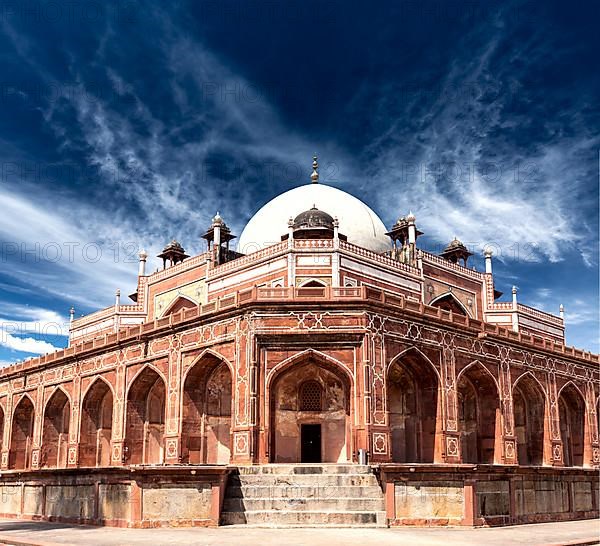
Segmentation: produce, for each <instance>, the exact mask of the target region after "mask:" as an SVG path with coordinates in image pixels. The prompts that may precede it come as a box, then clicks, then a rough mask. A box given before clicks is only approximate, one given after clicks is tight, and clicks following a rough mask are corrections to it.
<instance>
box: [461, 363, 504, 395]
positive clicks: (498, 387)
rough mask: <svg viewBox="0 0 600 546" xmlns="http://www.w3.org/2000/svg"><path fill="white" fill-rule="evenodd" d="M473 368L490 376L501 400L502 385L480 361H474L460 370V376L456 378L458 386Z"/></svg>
mask: <svg viewBox="0 0 600 546" xmlns="http://www.w3.org/2000/svg"><path fill="white" fill-rule="evenodd" d="M472 368H478V369H481V371H482V372H483V373H485V374H487V375H488V376H489V378H490V379H491V380H492V381H493V383H494V386H495V387H496V393H497V394H498V398H500V385H498V380H497V379H496V377H495V376H494V374H493V373H492V372H491V371H490V370H489V368H488V367H487V366H486V365H485V364H483V363H482V362H481V361H480V360H473V362H470V363H469V364H467V365H466V366H465V367H464V368H463V369H462V370H460V372H458V375H457V376H456V383H457V384H458V382H459V381H460V380H461V378H462V377H463V376H464V375H465V373H468V372H469V370H471V369H472Z"/></svg>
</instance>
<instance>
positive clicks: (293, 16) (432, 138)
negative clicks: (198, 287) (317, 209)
mask: <svg viewBox="0 0 600 546" xmlns="http://www.w3.org/2000/svg"><path fill="white" fill-rule="evenodd" d="M598 15H599V9H598V4H593V3H584V2H569V3H566V2H559V3H553V2H501V3H494V2H487V1H486V2H474V1H470V2H454V1H443V2H442V1H437V2H433V3H428V2H421V1H419V2H416V1H410V2H378V3H376V5H370V4H367V3H355V2H347V1H342V0H321V1H319V2H311V1H305V0H302V1H300V0H289V1H286V2H279V1H274V0H266V1H264V2H261V1H258V0H251V1H250V0H249V1H247V2H239V1H238V0H231V1H230V0H218V1H217V0H200V1H196V2H190V3H188V2H185V1H179V2H174V3H167V2H151V1H146V2H137V1H133V0H132V1H129V0H124V1H120V2H112V3H110V2H100V1H97V2H96V1H94V0H89V1H85V2H80V1H78V0H74V1H71V2H65V3H62V4H61V3H57V2H43V1H29V0H24V1H23V2H18V3H8V4H3V5H2V7H1V11H0V73H1V74H2V80H1V82H2V89H1V91H2V93H1V95H0V97H1V103H0V108H1V109H2V110H1V112H2V113H1V115H0V154H1V160H0V165H1V167H2V168H1V172H0V175H1V176H0V192H1V193H0V202H1V203H2V205H1V206H2V212H1V214H0V238H1V239H0V240H1V242H2V248H1V256H0V257H1V259H2V267H1V268H0V363H7V362H12V361H14V360H17V359H23V358H26V357H27V356H32V355H34V354H39V353H44V352H47V351H49V350H52V349H53V348H54V347H62V346H64V345H65V344H66V337H65V336H64V335H63V334H65V329H64V323H65V322H66V321H67V319H68V310H69V308H70V306H71V305H73V306H75V309H76V315H77V316H79V315H81V314H85V313H88V312H91V311H93V310H96V309H98V308H102V307H105V306H107V305H110V304H112V302H113V301H114V292H115V290H116V289H117V288H120V289H121V290H122V292H123V294H128V293H131V292H132V291H133V289H134V287H135V283H136V273H137V259H136V254H137V251H138V250H139V249H140V248H146V249H147V250H148V251H149V253H150V255H151V256H154V255H156V254H157V252H158V251H159V250H160V248H162V246H164V244H165V243H167V242H168V241H170V240H171V239H172V238H173V237H175V238H177V239H178V240H179V241H181V242H182V243H183V245H184V246H185V248H186V250H188V251H189V252H191V253H198V252H200V251H202V250H203V244H202V243H203V241H202V239H201V238H200V235H201V234H202V233H203V229H204V228H205V227H206V226H207V225H208V223H209V221H210V218H211V217H212V216H213V215H214V213H215V212H216V211H217V210H219V211H220V212H221V214H222V216H223V217H224V218H225V220H226V221H227V222H228V223H229V224H230V226H231V227H232V228H233V230H234V232H235V233H237V234H239V233H240V232H241V230H242V228H243V226H244V225H245V223H246V221H247V220H248V219H249V218H250V216H251V215H252V214H253V213H254V212H255V211H256V210H257V209H258V208H259V207H260V206H261V205H262V204H264V203H265V202H266V201H267V200H268V199H270V198H272V197H274V196H275V195H277V194H279V193H281V192H282V191H284V190H287V189H290V188H292V187H294V186H297V185H299V184H302V183H306V182H308V176H309V173H310V163H311V157H312V155H313V153H314V152H317V153H318V154H319V157H320V164H321V179H322V180H323V181H325V182H327V183H329V184H332V185H335V186H338V187H340V188H343V189H345V190H346V191H349V192H350V193H353V194H354V195H356V196H357V197H359V198H360V199H362V200H364V201H365V202H366V203H368V204H369V205H370V206H371V207H372V208H373V209H374V210H376V211H377V212H378V213H379V214H380V216H381V218H382V219H383V221H384V223H385V224H386V225H388V226H390V225H391V224H393V223H394V221H395V220H396V219H397V217H398V216H400V215H403V214H406V213H407V212H408V211H409V210H412V211H413V212H414V213H415V214H416V216H417V223H418V225H419V228H420V229H421V230H422V231H424V232H425V233H426V235H425V237H423V239H422V241H423V244H424V245H425V246H426V247H427V248H429V249H431V250H439V249H440V248H441V246H442V245H443V244H445V243H447V242H448V241H449V240H450V239H451V238H452V237H453V236H454V235H456V236H458V237H459V238H460V239H462V240H463V241H464V242H465V243H467V244H468V245H469V246H470V247H472V249H473V250H474V251H475V252H476V253H477V254H478V255H479V256H480V254H481V249H482V248H483V247H484V246H485V245H487V244H492V245H494V247H495V248H496V249H497V252H496V254H497V257H496V260H495V266H494V267H495V274H496V283H497V287H498V288H499V289H500V290H502V291H504V293H505V294H507V295H509V294H510V288H511V286H512V285H516V286H517V287H518V288H519V300H520V301H521V302H523V303H526V304H529V305H533V306H536V307H539V308H541V309H544V310H546V311H550V312H554V313H556V312H557V311H558V306H559V304H560V303H563V304H564V305H565V308H566V320H567V342H568V343H569V344H573V345H575V346H578V347H581V348H585V349H588V350H593V351H596V352H597V351H598V348H599V333H598V326H599V325H598V199H599V196H598V165H599V155H598V149H599V146H598V144H599V142H598V141H599V136H598V128H599V126H600V124H599V110H598V97H599V96H600V78H599V76H598V70H597V69H596V67H597V57H598V53H599V50H600V48H599V45H600V44H599V39H598V32H597V29H596V28H595V26H596V23H597V20H598ZM283 231H285V227H284V229H283ZM474 264H475V265H476V266H478V267H482V263H481V259H480V258H479V257H478V256H476V257H475V260H474ZM157 266H158V262H157V261H156V262H155V261H153V260H151V261H150V268H152V269H154V268H155V267H157Z"/></svg>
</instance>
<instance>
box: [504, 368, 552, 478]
mask: <svg viewBox="0 0 600 546" xmlns="http://www.w3.org/2000/svg"><path fill="white" fill-rule="evenodd" d="M512 401H513V416H514V425H515V438H516V441H517V460H518V463H519V464H521V465H534V466H541V465H542V464H543V462H544V444H545V441H546V436H547V434H548V431H547V430H546V429H547V425H546V422H547V419H546V415H547V414H548V410H547V396H546V391H545V390H544V387H543V386H542V384H541V383H540V382H539V381H538V380H537V378H536V377H535V376H534V375H533V374H532V373H530V372H529V371H527V372H525V373H523V374H521V375H520V376H519V377H518V378H517V379H516V381H515V382H514V383H513V385H512Z"/></svg>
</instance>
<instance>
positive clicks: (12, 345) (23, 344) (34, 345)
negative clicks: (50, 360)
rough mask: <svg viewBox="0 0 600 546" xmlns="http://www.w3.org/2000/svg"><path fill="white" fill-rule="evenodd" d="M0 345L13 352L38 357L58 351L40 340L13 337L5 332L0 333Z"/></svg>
mask: <svg viewBox="0 0 600 546" xmlns="http://www.w3.org/2000/svg"><path fill="white" fill-rule="evenodd" d="M0 345H2V346H3V347H6V348H8V349H11V350H13V351H19V352H22V353H32V354H38V355H41V354H46V353H52V352H54V351H57V350H58V349H59V347H55V346H54V345H52V344H51V343H48V342H47V341H44V340H42V339H36V338H33V337H19V336H14V335H12V334H9V333H7V332H5V331H2V332H0Z"/></svg>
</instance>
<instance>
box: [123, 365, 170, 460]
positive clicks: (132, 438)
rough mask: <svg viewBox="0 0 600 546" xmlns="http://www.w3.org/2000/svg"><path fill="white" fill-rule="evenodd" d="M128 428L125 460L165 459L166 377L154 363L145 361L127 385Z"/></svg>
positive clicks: (126, 429)
mask: <svg viewBox="0 0 600 546" xmlns="http://www.w3.org/2000/svg"><path fill="white" fill-rule="evenodd" d="M126 399H127V410H126V428H125V446H126V460H127V462H128V463H129V464H160V463H163V462H164V433H165V430H164V428H165V418H166V381H165V380H164V376H163V375H162V373H161V372H160V371H159V370H157V369H156V368H155V367H154V366H151V365H150V364H146V365H145V366H143V367H142V368H141V369H140V370H138V373H136V374H135V375H134V377H133V378H132V380H131V383H130V385H129V388H128V389H127V398H126Z"/></svg>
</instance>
